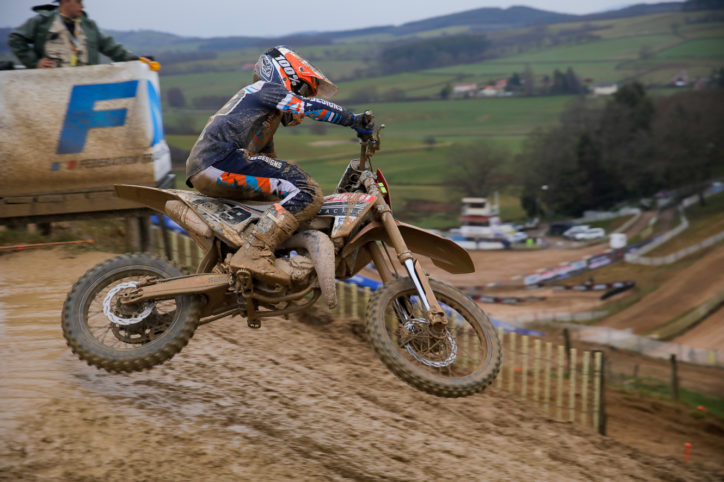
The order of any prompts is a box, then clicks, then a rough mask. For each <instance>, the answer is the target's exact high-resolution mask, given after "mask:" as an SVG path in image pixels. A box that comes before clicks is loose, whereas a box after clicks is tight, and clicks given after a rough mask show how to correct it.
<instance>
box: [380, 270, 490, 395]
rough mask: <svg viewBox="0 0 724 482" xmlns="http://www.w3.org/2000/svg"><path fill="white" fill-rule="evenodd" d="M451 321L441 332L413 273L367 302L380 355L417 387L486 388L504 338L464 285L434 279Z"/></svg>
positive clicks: (456, 391) (435, 390)
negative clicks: (462, 289) (435, 327)
mask: <svg viewBox="0 0 724 482" xmlns="http://www.w3.org/2000/svg"><path fill="white" fill-rule="evenodd" d="M430 285H431V287H432V290H433V292H434V293H435V297H436V299H437V301H438V303H439V304H440V306H441V307H442V308H443V310H444V312H445V317H446V319H447V321H448V324H447V327H446V329H445V331H444V332H443V333H442V334H438V335H435V334H434V333H432V331H431V330H430V324H429V322H428V321H427V320H426V319H425V316H424V309H423V307H422V304H421V302H420V299H419V296H418V295H417V290H416V289H415V286H414V284H413V282H412V280H411V279H410V278H400V279H397V280H394V281H391V282H390V283H387V284H385V285H384V286H383V287H381V288H380V289H379V290H377V291H376V292H375V294H374V295H373V297H372V299H371V300H370V304H369V306H368V307H367V315H366V323H367V332H368V335H369V338H370V341H371V343H372V346H373V347H374V349H375V351H376V352H377V354H378V356H379V357H380V359H381V360H382V361H383V363H384V364H385V365H387V367H388V368H389V369H390V370H391V371H392V372H393V373H394V374H395V375H397V376H398V377H399V378H401V379H402V380H404V381H405V382H407V383H409V384H410V385H412V386H413V387H415V388H417V389H419V390H422V391H424V392H427V393H431V394H433V395H437V396H442V397H463V396H467V395H472V394H473V393H476V392H479V391H480V390H483V389H484V388H485V387H486V386H488V385H489V384H490V383H491V382H492V381H493V380H494V379H495V377H496V376H497V374H498V371H499V370H500V353H501V349H500V341H499V340H498V336H497V334H496V333H495V328H494V327H493V325H492V323H491V322H490V320H489V319H488V317H487V315H486V314H485V313H484V312H483V310H481V309H480V308H479V307H478V306H477V304H475V303H474V302H473V301H472V300H471V299H470V298H468V297H467V296H465V295H464V294H463V293H462V292H460V291H459V290H457V289H455V288H453V287H452V286H449V285H447V284H445V283H441V282H439V281H436V280H430Z"/></svg>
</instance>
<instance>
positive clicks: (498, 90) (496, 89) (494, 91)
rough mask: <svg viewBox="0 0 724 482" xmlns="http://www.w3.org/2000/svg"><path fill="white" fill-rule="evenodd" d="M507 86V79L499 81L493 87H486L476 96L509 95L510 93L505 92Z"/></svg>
mask: <svg viewBox="0 0 724 482" xmlns="http://www.w3.org/2000/svg"><path fill="white" fill-rule="evenodd" d="M507 86H508V79H499V80H496V81H495V84H493V85H486V86H485V87H484V88H483V89H482V90H480V92H479V93H478V95H479V96H480V97H502V96H506V95H510V94H511V93H510V92H508V91H506V90H505V88H506V87H507Z"/></svg>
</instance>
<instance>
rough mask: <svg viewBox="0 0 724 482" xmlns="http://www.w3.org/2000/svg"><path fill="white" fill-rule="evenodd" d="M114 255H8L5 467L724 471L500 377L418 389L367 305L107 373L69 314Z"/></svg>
mask: <svg viewBox="0 0 724 482" xmlns="http://www.w3.org/2000/svg"><path fill="white" fill-rule="evenodd" d="M103 257H105V255H102V254H99V253H87V252H86V253H80V254H79V253H76V254H74V255H72V256H69V255H68V254H67V252H65V251H43V252H27V253H19V254H12V255H6V256H2V257H0V330H2V337H0V348H2V352H3V354H4V355H6V356H3V357H2V366H1V367H0V370H2V372H3V373H4V377H3V378H2V379H0V391H2V393H3V399H4V400H5V401H6V402H7V403H4V406H5V407H6V408H5V409H4V410H3V415H2V418H0V430H1V431H2V437H0V479H5V480H35V479H51V480H124V481H126V480H147V479H153V480H250V479H262V480H345V479H350V480H379V479H391V480H461V479H462V480H612V479H619V480H642V479H643V480H653V479H658V480H721V478H722V477H724V473H723V472H721V471H717V470H715V469H712V468H711V466H708V467H709V468H702V466H701V465H699V464H698V463H697V464H684V463H683V462H682V461H681V459H678V458H677V459H674V458H670V457H666V458H665V457H660V456H656V455H652V454H650V453H646V452H643V451H641V450H638V449H635V448H632V447H630V446H627V445H623V444H621V443H619V442H616V441H615V440H612V439H610V438H604V437H600V436H598V435H595V434H593V433H590V432H588V431H584V430H582V429H579V428H578V427H576V426H572V425H570V424H567V423H559V422H554V421H552V420H550V419H548V418H547V417H545V416H543V415H542V414H540V413H537V412H536V411H535V410H532V409H531V408H530V407H529V406H528V405H522V404H519V403H517V402H515V401H513V400H512V399H511V398H510V397H508V396H507V395H505V394H503V393H500V392H496V390H494V389H489V390H488V391H487V392H485V393H483V394H480V395H477V396H474V397H470V398H466V399H462V400H446V399H440V398H435V397H432V396H428V395H425V394H423V393H420V392H417V391H415V390H414V389H412V388H410V387H408V386H407V385H405V384H403V383H402V382H400V381H399V380H397V379H396V378H395V377H394V376H393V375H391V374H390V373H389V372H388V371H387V370H386V369H384V368H383V366H382V364H381V363H380V362H379V361H378V360H377V359H376V358H375V356H374V355H373V353H372V351H371V348H369V345H368V344H367V343H366V342H364V341H363V340H362V339H361V338H360V336H359V333H360V332H361V330H360V328H361V326H360V325H359V323H358V322H357V321H355V320H337V321H335V322H334V323H332V324H328V325H321V326H313V325H309V324H304V323H300V322H298V321H294V320H271V321H268V322H265V325H264V326H263V327H262V329H260V330H257V331H254V330H250V329H248V328H247V327H246V324H245V322H244V320H239V319H228V318H226V319H223V320H219V321H218V322H214V323H212V324H211V325H207V326H204V327H201V328H200V329H199V330H198V332H197V334H196V336H195V337H194V339H192V340H191V343H190V344H189V346H188V347H187V348H186V349H185V350H184V351H183V352H182V353H181V354H179V355H177V356H176V357H175V358H174V359H173V360H171V361H170V362H168V363H166V364H165V365H163V366H161V367H157V368H156V369H154V370H152V371H149V372H144V373H137V374H132V375H110V374H106V373H104V372H99V371H97V370H95V369H93V368H90V367H88V366H86V365H85V364H83V363H81V362H80V361H78V360H77V359H76V358H75V357H74V356H73V355H72V354H71V353H70V351H69V350H68V349H67V348H66V347H65V346H64V342H63V339H62V335H61V334H60V328H59V322H58V318H59V312H60V306H61V304H62V301H63V298H64V295H65V292H66V291H67V290H68V288H69V287H70V285H71V283H72V281H73V280H74V279H75V278H76V277H77V276H78V275H79V274H80V273H81V272H83V271H85V270H86V269H87V268H88V267H89V266H90V265H92V264H94V263H96V262H97V261H99V260H100V259H102V258H103ZM22 293H26V294H25V295H23V294H22ZM8 355H10V356H8ZM654 436H655V435H654Z"/></svg>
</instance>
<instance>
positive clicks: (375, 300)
mask: <svg viewBox="0 0 724 482" xmlns="http://www.w3.org/2000/svg"><path fill="white" fill-rule="evenodd" d="M430 284H431V286H432V289H433V291H434V292H435V294H436V295H437V293H440V292H445V293H446V296H447V297H449V298H451V299H454V300H455V301H456V302H457V303H459V304H461V305H463V306H464V307H465V308H466V309H468V310H469V311H470V312H471V313H472V314H474V315H477V316H475V320H474V322H476V323H478V324H479V325H480V327H481V329H482V331H483V332H484V333H485V334H486V335H487V336H488V337H489V338H490V340H491V341H492V343H491V344H492V347H491V350H492V361H491V363H488V364H487V365H484V366H482V367H480V368H479V369H478V370H477V371H476V372H474V373H473V374H472V375H470V376H467V377H464V380H457V379H454V378H447V379H445V381H444V382H443V381H440V380H436V379H435V378H433V377H434V376H433V375H432V374H427V372H425V371H424V370H420V369H417V370H416V369H414V368H411V367H412V366H413V365H412V364H411V363H410V362H408V361H407V360H405V359H404V358H402V357H401V356H400V354H399V348H398V347H397V346H395V345H394V344H393V342H392V341H391V339H390V338H389V336H388V335H387V329H386V327H385V316H384V311H385V308H386V306H387V304H388V301H389V300H390V299H394V298H395V297H394V296H392V295H390V293H392V294H394V293H399V292H400V291H403V290H406V289H409V288H410V287H411V286H413V284H412V280H410V279H409V278H399V279H396V280H394V281H391V282H390V283H388V284H386V285H384V286H382V287H381V288H380V289H378V290H376V291H375V293H374V294H373V295H372V298H371V299H370V302H369V304H368V306H367V313H366V316H365V320H366V325H367V334H368V337H369V339H370V343H371V344H372V346H373V348H374V349H375V352H376V353H377V355H378V357H379V358H380V359H381V360H382V362H383V363H384V364H385V365H386V366H387V368H389V369H390V371H392V373H394V374H395V375H396V376H397V377H398V378H400V379H401V380H402V381H404V382H405V383H407V384H409V385H411V386H413V387H415V388H416V389H418V390H421V391H423V392H426V393H430V394H432V395H436V396H439V397H446V398H456V397H466V396H469V395H473V394H475V393H478V392H480V391H482V390H484V389H485V388H486V387H487V386H488V385H490V384H491V383H492V382H493V380H495V378H496V377H497V376H498V372H499V371H500V364H501V346H500V341H499V340H498V336H497V334H496V332H495V328H494V327H493V325H492V323H491V322H490V320H489V319H488V317H487V315H485V313H484V312H483V311H482V309H480V308H479V307H478V306H477V305H476V304H475V303H474V302H473V301H472V300H471V299H470V298H468V297H467V296H465V295H464V294H463V293H462V292H460V291H459V290H457V289H456V288H454V287H452V286H450V285H447V284H445V283H442V282H440V281H437V280H433V279H431V280H430ZM468 321H469V322H470V321H472V320H468ZM408 365H410V366H408ZM437 378H439V377H437Z"/></svg>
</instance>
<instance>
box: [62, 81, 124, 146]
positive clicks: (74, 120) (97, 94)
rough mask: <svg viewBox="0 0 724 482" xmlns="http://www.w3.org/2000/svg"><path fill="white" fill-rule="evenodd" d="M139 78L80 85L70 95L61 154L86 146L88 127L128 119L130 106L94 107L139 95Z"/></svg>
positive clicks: (114, 123)
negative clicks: (125, 107) (95, 108)
mask: <svg viewBox="0 0 724 482" xmlns="http://www.w3.org/2000/svg"><path fill="white" fill-rule="evenodd" d="M137 88H138V81H137V80H129V81H127V82H120V83H115V84H92V85H76V86H74V87H73V92H72V93H71V95H70V103H69V104H68V110H67V111H66V113H65V122H63V130H62V131H61V133H60V139H59V140H58V150H57V151H56V152H57V154H75V153H78V152H81V151H82V150H83V147H84V146H85V141H86V137H87V136H88V131H89V130H91V129H95V128H97V127H115V126H122V125H123V124H125V123H126V113H127V110H126V109H110V110H94V107H95V103H96V102H98V101H102V100H111V99H123V98H126V97H135V96H136V89H137Z"/></svg>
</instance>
